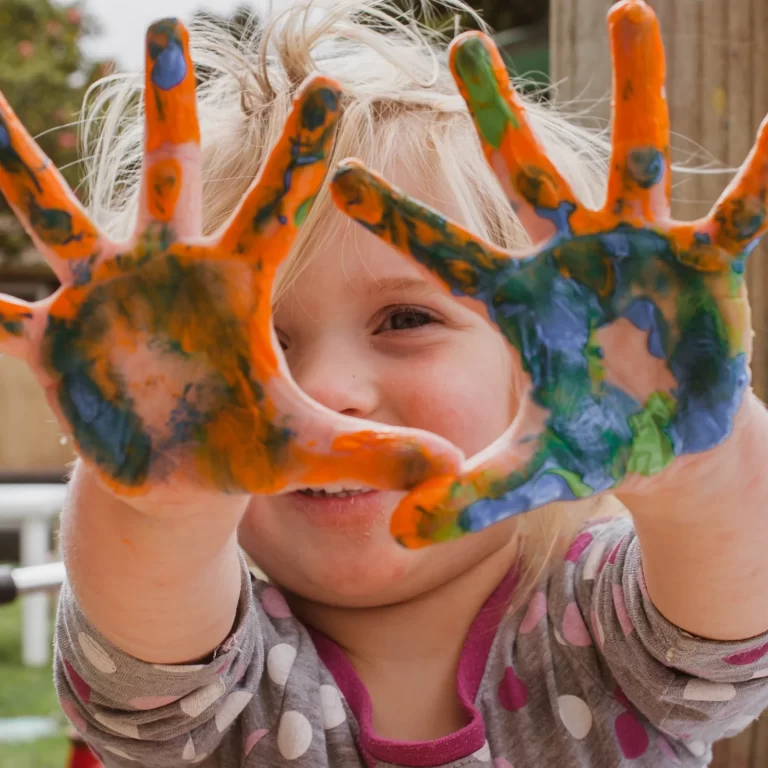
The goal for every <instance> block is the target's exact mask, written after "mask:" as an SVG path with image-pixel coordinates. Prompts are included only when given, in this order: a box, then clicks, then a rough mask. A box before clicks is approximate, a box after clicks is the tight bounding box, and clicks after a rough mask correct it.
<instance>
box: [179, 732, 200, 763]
mask: <svg viewBox="0 0 768 768" xmlns="http://www.w3.org/2000/svg"><path fill="white" fill-rule="evenodd" d="M196 755H197V752H195V743H194V742H193V741H192V737H191V736H190V737H189V738H188V739H187V743H186V744H185V745H184V751H183V752H182V753H181V759H182V760H184V761H186V762H187V763H190V762H192V761H193V760H194V759H195V757H196Z"/></svg>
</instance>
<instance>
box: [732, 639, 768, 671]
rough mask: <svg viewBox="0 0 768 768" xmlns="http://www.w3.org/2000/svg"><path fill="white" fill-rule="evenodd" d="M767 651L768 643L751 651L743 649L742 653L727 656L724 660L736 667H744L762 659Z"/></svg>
mask: <svg viewBox="0 0 768 768" xmlns="http://www.w3.org/2000/svg"><path fill="white" fill-rule="evenodd" d="M767 653H768V643H766V644H765V645H761V646H760V647H759V648H753V649H752V650H751V651H742V652H741V653H734V654H733V656H726V657H725V658H724V659H723V661H724V662H725V663H726V664H730V665H731V666H734V667H743V666H746V665H747V664H754V662H756V661H759V660H760V659H762V658H763V656H765V655H766V654H767Z"/></svg>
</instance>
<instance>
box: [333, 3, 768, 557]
mask: <svg viewBox="0 0 768 768" xmlns="http://www.w3.org/2000/svg"><path fill="white" fill-rule="evenodd" d="M609 27H610V33H611V38H612V50H613V61H614V91H615V96H614V129H613V156H612V159H611V167H610V175H609V180H608V189H607V196H606V201H605V205H604V206H603V208H602V209H601V210H599V211H594V210H590V209H588V208H586V207H585V206H584V205H582V204H581V203H580V202H579V201H578V200H577V199H576V196H575V195H574V193H573V191H572V189H571V188H570V186H569V184H568V182H567V181H566V180H565V179H564V178H563V177H562V176H561V175H560V173H558V171H557V169H556V168H555V166H554V164H553V162H552V161H551V160H550V159H549V158H548V157H547V155H546V154H545V153H544V151H543V150H542V148H541V146H540V145H539V143H538V141H537V140H536V138H535V136H534V134H533V132H532V130H531V128H530V126H529V123H528V120H527V117H526V111H525V108H524V106H523V104H522V102H521V101H520V99H519V98H518V97H517V95H516V94H515V92H514V90H513V89H512V87H511V86H510V83H509V79H508V76H507V73H506V70H505V67H504V63H503V61H502V58H501V56H500V55H499V53H498V51H497V50H496V49H495V47H494V46H493V43H492V42H491V41H490V40H489V39H488V38H487V37H485V36H483V35H481V34H477V33H469V34H467V35H464V36H462V37H461V38H459V39H457V40H456V41H455V43H454V45H453V47H452V50H451V65H452V69H453V73H454V76H455V78H456V81H457V83H458V85H459V88H460V90H461V92H462V94H463V96H464V98H465V100H466V101H467V104H468V106H469V108H470V111H471V113H472V115H473V118H474V121H475V124H476V127H477V130H478V133H479V135H480V138H481V141H482V144H483V147H484V149H485V151H486V156H487V158H488V162H489V163H490V164H491V166H492V167H493V168H494V170H495V171H496V173H497V175H498V177H499V179H500V181H501V184H502V186H503V187H504V189H505V190H506V192H507V194H508V196H509V200H510V204H511V205H512V206H513V208H514V209H515V211H516V212H517V214H518V216H519V217H520V219H521V221H522V222H523V223H524V225H525V226H526V228H527V230H528V232H529V233H530V235H531V239H532V241H533V242H534V246H533V247H532V248H531V249H529V250H527V251H525V252H520V253H508V252H506V251H502V250H500V249H498V248H495V247H493V246H492V245H490V244H488V243H487V242H484V241H482V240H481V239H479V238H478V237H476V236H474V235H472V234H471V233H469V232H467V231H466V230H464V229H463V228H462V227H460V226H458V225H457V224H455V223H452V222H449V221H447V220H446V219H445V218H443V217H442V216H441V215H440V214H439V213H437V212H435V211H433V210H430V209H429V208H427V207H425V206H423V205H421V204H419V203H418V202H415V201H413V200H411V199H409V198H407V197H406V196H404V195H403V194H401V193H400V192H399V191H398V190H397V189H395V188H393V187H392V186H390V185H389V184H387V183H386V182H385V181H384V180H383V179H381V178H380V177H378V176H376V175H375V174H373V173H371V172H370V171H368V170H366V169H365V168H363V167H362V166H361V165H360V164H359V163H357V162H355V161H349V162H347V163H346V164H345V165H344V166H343V167H341V168H340V169H339V171H338V173H337V175H336V178H335V181H334V185H333V192H334V196H335V199H336V202H337V204H338V205H339V206H340V207H341V209H342V210H344V211H345V212H346V213H347V214H348V215H350V216H351V217H353V218H354V219H356V220H357V221H358V222H360V223H361V224H362V225H363V226H365V227H367V228H368V229H369V230H370V231H372V232H374V233H375V234H377V235H378V236H379V237H381V238H382V239H384V240H385V241H387V242H389V243H391V244H392V245H393V246H394V247H395V248H397V249H399V250H400V251H402V252H403V253H405V254H408V255H410V256H412V257H413V258H414V259H416V260H417V261H418V262H419V263H421V264H422V265H423V266H424V267H425V268H426V269H427V270H429V271H430V272H432V273H434V274H435V275H436V276H437V277H438V278H439V279H440V280H441V281H442V282H443V283H444V285H445V286H446V287H447V288H448V289H450V290H451V291H452V292H453V293H454V294H456V295H459V296H468V297H471V298H473V299H476V300H477V301H478V307H479V308H482V309H483V310H485V311H487V313H488V314H489V315H490V317H491V318H492V319H493V320H494V321H495V323H496V324H497V325H498V327H499V329H500V330H501V332H502V333H503V334H504V336H505V337H506V339H507V340H508V342H509V344H510V345H511V346H512V347H513V348H514V350H516V352H517V353H518V355H519V363H520V369H519V375H521V377H522V378H524V380H525V382H526V385H527V386H526V390H527V391H526V392H525V394H524V395H523V397H522V400H521V405H520V411H519V413H518V416H517V418H516V419H515V422H514V423H513V424H512V426H511V427H510V429H509V430H508V432H507V433H506V434H505V435H504V436H503V437H502V438H501V439H500V440H499V441H497V442H496V443H495V444H494V445H493V446H491V447H490V448H489V449H488V450H486V451H484V452H483V453H481V454H479V455H478V456H476V457H474V458H473V459H471V460H470V461H469V462H467V465H466V466H465V469H464V471H463V472H462V473H461V474H460V475H459V476H456V477H446V478H440V479H434V480H431V481H429V482H427V483H425V484H424V486H422V487H421V488H419V489H418V490H417V491H415V492H413V493H411V494H410V495H409V496H408V497H407V498H406V499H405V501H404V502H403V503H402V504H401V506H400V507H399V509H398V510H397V511H396V513H395V516H394V517H393V521H392V531H393V534H394V535H395V536H396V537H397V538H398V539H399V540H400V541H401V542H402V543H403V544H404V545H406V546H409V547H419V546H424V545H426V544H429V543H432V542H436V541H443V540H446V539H452V538H456V537H458V536H461V535H463V534H464V533H467V532H471V531H478V530H481V529H483V528H485V527H487V526H488V525H491V524H493V523H495V522H497V521H499V520H502V519H505V518H507V517H510V516H512V515H515V514H519V513H522V512H526V511H528V510H530V509H534V508H536V507H539V506H542V505H544V504H547V503H550V502H553V501H557V500H574V499H577V498H584V497H588V496H591V495H593V494H598V493H600V492H603V491H606V490H608V489H613V488H616V487H617V486H619V485H620V484H622V485H623V486H624V487H625V488H631V484H633V483H634V484H635V485H636V487H639V485H640V483H642V487H644V488H648V487H651V486H652V485H653V483H656V482H661V480H660V479H659V475H660V473H661V472H662V470H666V469H667V468H670V470H669V471H675V462H676V460H677V459H678V458H679V457H681V456H684V455H686V454H693V453H698V452H702V451H706V450H708V449H710V448H712V447H714V446H716V445H718V444H719V443H721V442H722V441H723V440H725V439H726V438H727V437H728V436H729V434H730V432H731V430H732V427H733V421H734V417H735V415H736V413H737V411H738V409H739V406H740V403H741V402H742V399H743V397H744V394H745V392H746V391H747V389H748V385H749V366H748V358H749V353H750V346H751V327H750V313H749V305H748V302H747V298H746V288H745V279H744V269H745V261H746V258H747V256H748V254H749V253H750V252H751V251H752V250H753V249H754V247H755V245H756V244H757V242H758V239H759V237H760V236H761V235H762V234H763V233H764V232H765V230H766V228H767V227H768V222H767V221H766V185H768V123H766V124H764V125H763V128H762V129H761V133H760V138H759V141H758V144H757V146H756V147H755V149H754V151H753V152H752V154H751V155H750V157H749V158H748V160H747V161H746V163H745V165H744V167H743V168H742V170H741V172H740V173H739V174H738V176H737V178H736V179H735V180H734V182H733V183H732V184H731V186H730V187H729V188H728V190H727V191H726V192H725V193H724V195H723V196H722V198H721V199H720V201H719V202H718V203H717V204H716V205H715V207H714V209H713V211H712V212H711V214H710V215H709V216H708V217H707V218H705V219H703V220H701V221H696V222H692V223H679V222H675V221H672V220H670V188H671V184H670V175H671V174H670V149H669V115H668V108H667V103H666V98H665V91H664V77H665V75H664V68H665V65H664V51H663V46H662V42H661V36H660V33H659V28H658V23H657V20H656V17H655V15H654V13H653V11H652V10H651V8H650V7H649V6H648V5H647V4H646V3H645V2H643V1H642V0H623V1H622V2H620V3H618V4H616V5H615V6H613V8H612V9H611V12H610V15H609ZM477 375H478V376H482V375H483V372H482V371H477ZM670 465H671V467H670ZM678 466H680V462H678ZM666 476H667V475H666V474H665V477H666Z"/></svg>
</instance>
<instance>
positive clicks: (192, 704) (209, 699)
mask: <svg viewBox="0 0 768 768" xmlns="http://www.w3.org/2000/svg"><path fill="white" fill-rule="evenodd" d="M225 690H226V689H225V688H224V683H223V682H222V681H221V680H217V681H216V682H215V683H211V684H210V685H206V686H205V688H198V689H197V690H196V691H194V692H193V693H190V694H189V696H185V697H184V698H183V699H181V701H180V702H179V706H180V707H181V711H182V712H183V713H184V714H185V715H188V716H189V717H197V716H198V715H200V714H202V713H203V712H205V710H206V709H208V707H210V706H211V704H213V703H214V702H215V701H218V700H219V699H220V698H221V697H222V696H223V695H224V691H225Z"/></svg>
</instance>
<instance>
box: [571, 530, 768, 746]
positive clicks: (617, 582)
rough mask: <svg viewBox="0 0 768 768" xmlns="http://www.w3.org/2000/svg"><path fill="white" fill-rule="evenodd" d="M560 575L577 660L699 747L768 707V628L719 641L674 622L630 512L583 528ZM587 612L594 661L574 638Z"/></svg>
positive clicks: (734, 730)
mask: <svg viewBox="0 0 768 768" xmlns="http://www.w3.org/2000/svg"><path fill="white" fill-rule="evenodd" d="M556 579H559V580H560V584H559V585H558V586H556V592H557V593H560V594H559V598H560V599H559V600H558V601H557V602H559V603H560V604H559V605H558V606H557V613H558V614H559V616H558V622H559V623H560V626H561V628H562V633H563V635H565V638H564V639H565V643H564V645H565V647H570V651H569V653H571V655H572V656H573V659H574V661H575V663H576V664H578V665H579V666H580V668H581V669H582V671H585V672H588V673H589V674H591V675H592V676H593V677H599V678H601V680H602V684H603V685H604V686H611V685H613V690H612V691H611V693H612V694H613V695H614V696H615V697H616V698H617V699H618V700H619V701H621V700H628V702H631V704H632V705H633V706H634V707H635V708H637V709H638V710H639V711H640V712H641V713H642V714H643V715H644V716H645V717H646V718H647V719H648V720H649V721H650V723H652V724H653V725H654V726H656V727H657V728H659V729H660V730H661V731H662V732H664V733H665V734H667V735H668V736H670V737H671V738H673V739H675V740H679V741H683V742H685V743H686V745H687V746H688V747H689V749H691V751H693V752H694V753H696V752H697V751H700V750H702V749H703V748H705V747H706V746H707V745H710V744H712V743H713V742H715V741H717V740H718V739H720V738H723V737H726V736H732V735H735V734H736V733H738V732H740V731H741V730H743V729H744V728H746V727H747V726H748V725H749V724H750V723H751V722H752V721H753V720H754V719H756V718H757V717H758V716H759V715H760V713H761V712H762V711H763V710H764V709H766V707H768V634H766V635H763V636H761V637H756V638H753V639H751V640H745V641H742V642H716V641H712V640H705V639H702V638H698V637H694V636H693V635H690V634H688V633H687V632H684V631H683V630H681V629H680V628H679V627H676V626H675V625H674V624H672V623H670V622H669V621H667V619H665V618H664V616H662V615H661V613H659V611H658V610H657V609H656V607H655V606H654V604H653V603H652V602H651V600H650V598H649V596H648V591H647V588H646V586H645V579H644V576H643V570H642V558H641V551H640V544H639V541H638V539H637V537H636V535H635V532H634V528H633V526H632V523H631V520H629V519H616V520H613V521H610V522H607V523H602V524H598V525H595V526H593V527H591V528H588V529H587V530H585V531H584V532H583V533H582V534H581V536H580V537H579V539H577V541H576V542H575V543H574V546H573V547H571V551H570V553H569V555H568V556H566V559H565V562H564V565H563V567H562V569H559V574H558V575H557V577H556ZM580 620H582V621H583V622H584V623H583V625H582V627H586V631H587V632H589V635H590V636H591V639H592V642H593V644H594V647H595V648H596V649H597V651H598V653H597V654H593V658H594V659H595V661H594V662H593V663H590V662H589V661H587V660H586V656H585V655H582V654H583V651H585V650H587V649H579V648H574V647H572V645H571V644H570V643H568V636H569V635H570V636H571V637H576V638H578V636H579V632H578V628H577V629H576V630H574V624H575V623H578V622H579V621H580ZM614 681H615V682H614Z"/></svg>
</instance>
